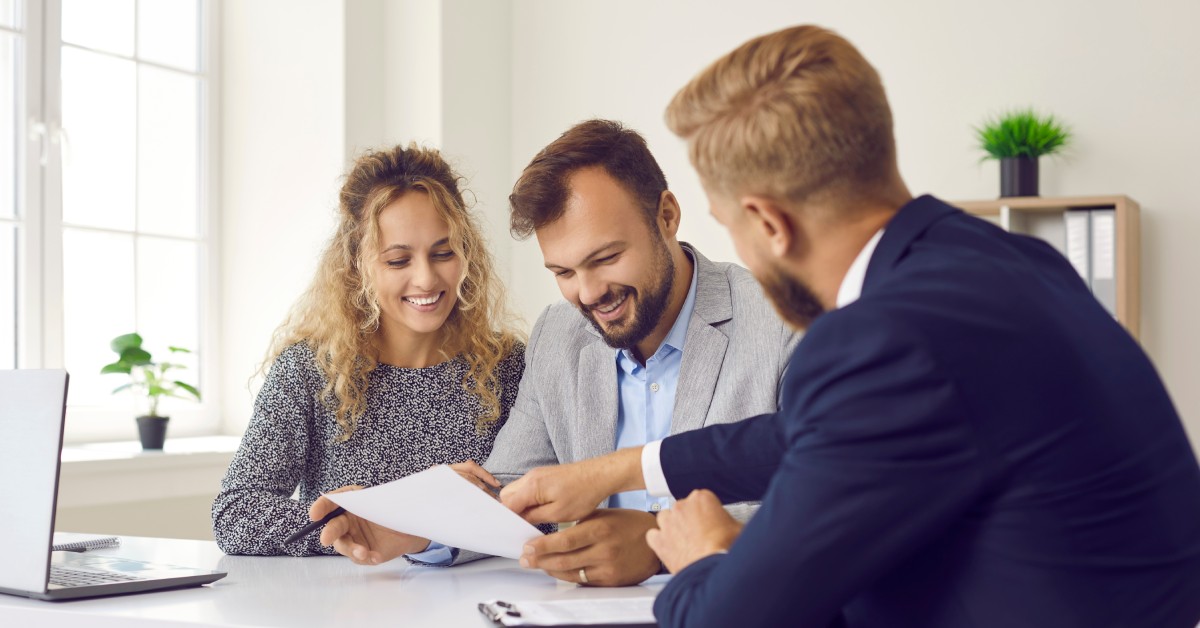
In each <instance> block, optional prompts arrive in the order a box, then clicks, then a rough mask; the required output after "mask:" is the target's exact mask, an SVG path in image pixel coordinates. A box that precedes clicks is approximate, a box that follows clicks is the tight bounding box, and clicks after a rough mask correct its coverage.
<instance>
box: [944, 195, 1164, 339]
mask: <svg viewBox="0 0 1200 628" xmlns="http://www.w3.org/2000/svg"><path fill="white" fill-rule="evenodd" d="M953 204H954V205H956V206H957V207H960V208H962V209H963V210H964V211H966V212H968V213H971V214H974V215H976V216H980V217H982V218H987V219H989V220H991V221H993V222H995V223H997V224H999V225H1000V226H1002V227H1004V228H1005V229H1008V230H1009V231H1013V232H1015V233H1025V234H1028V235H1034V236H1037V237H1040V238H1042V239H1044V240H1046V241H1047V242H1049V243H1050V244H1051V245H1052V246H1054V247H1055V248H1056V249H1058V250H1059V251H1060V252H1063V253H1064V254H1065V252H1066V240H1065V233H1066V229H1065V226H1063V219H1062V216H1063V215H1064V214H1065V213H1066V212H1068V211H1072V210H1094V209H1100V210H1114V216H1115V223H1114V236H1115V243H1114V250H1113V254H1114V256H1115V259H1114V265H1115V274H1116V317H1117V321H1119V322H1120V323H1121V324H1122V325H1123V326H1124V327H1125V329H1127V330H1128V331H1129V333H1130V335H1132V336H1133V337H1134V338H1135V339H1136V338H1138V336H1139V333H1140V328H1141V226H1140V225H1141V208H1140V207H1139V205H1138V204H1137V202H1136V201H1134V200H1133V199H1131V198H1129V197H1128V196H1124V195H1112V196H1067V197H1040V196H1020V197H1010V198H1000V199H996V200H986V201H960V202H957V203H953Z"/></svg>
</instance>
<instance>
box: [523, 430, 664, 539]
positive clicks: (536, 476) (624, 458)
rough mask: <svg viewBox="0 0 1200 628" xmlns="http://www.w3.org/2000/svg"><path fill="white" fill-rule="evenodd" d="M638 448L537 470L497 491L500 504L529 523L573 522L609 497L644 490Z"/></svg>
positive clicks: (640, 452) (640, 450)
mask: <svg viewBox="0 0 1200 628" xmlns="http://www.w3.org/2000/svg"><path fill="white" fill-rule="evenodd" d="M641 458H642V448H641V447H631V448H628V449H621V450H619V451H616V452H613V453H611V454H608V455H606V456H601V457H599V458H592V459H590V460H584V461H581V462H573V463H571V464H560V465H558V466H554V467H538V468H536V469H533V470H532V471H530V472H529V473H526V474H525V475H524V476H523V477H521V478H520V479H518V480H517V481H515V482H512V483H511V484H509V485H508V486H506V487H504V490H502V491H500V501H501V502H502V503H503V504H504V505H505V506H508V508H509V510H512V511H513V512H515V513H517V514H519V515H521V516H522V517H524V518H525V520H526V521H528V522H530V523H558V522H562V521H577V520H579V519H582V518H584V517H586V516H588V515H589V514H591V513H592V511H594V510H595V509H596V507H597V506H599V505H600V502H603V501H604V500H605V498H607V497H608V496H609V495H613V494H616V493H620V492H623V491H634V490H639V489H644V488H646V486H645V482H644V481H643V480H642V466H641Z"/></svg>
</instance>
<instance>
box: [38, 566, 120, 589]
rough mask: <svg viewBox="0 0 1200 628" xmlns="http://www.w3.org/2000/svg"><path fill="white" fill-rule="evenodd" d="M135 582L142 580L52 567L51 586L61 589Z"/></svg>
mask: <svg viewBox="0 0 1200 628" xmlns="http://www.w3.org/2000/svg"><path fill="white" fill-rule="evenodd" d="M134 580H141V578H139V577H137V576H130V575H127V574H123V573H118V572H115V571H89V570H84V569H71V568H70V567H60V566H58V565H51V566H50V584H57V585H58V586H60V587H87V586H92V585H97V584H113V583H116V582H132V581H134Z"/></svg>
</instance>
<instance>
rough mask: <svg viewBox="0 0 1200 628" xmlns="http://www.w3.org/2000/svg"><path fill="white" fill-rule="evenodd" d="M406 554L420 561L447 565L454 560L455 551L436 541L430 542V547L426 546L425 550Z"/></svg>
mask: <svg viewBox="0 0 1200 628" xmlns="http://www.w3.org/2000/svg"><path fill="white" fill-rule="evenodd" d="M405 556H406V557H407V558H408V559H410V560H415V561H417V562H419V563H425V564H426V565H437V566H439V567H445V566H447V565H449V564H450V563H452V562H454V553H453V552H451V551H450V548H449V547H446V546H445V545H442V544H441V543H437V542H434V541H430V542H429V547H427V548H425V551H423V552H417V553H416V554H405Z"/></svg>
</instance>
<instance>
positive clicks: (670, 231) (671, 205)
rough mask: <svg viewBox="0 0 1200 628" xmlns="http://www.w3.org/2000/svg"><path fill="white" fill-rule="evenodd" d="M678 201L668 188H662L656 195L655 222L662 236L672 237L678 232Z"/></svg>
mask: <svg viewBox="0 0 1200 628" xmlns="http://www.w3.org/2000/svg"><path fill="white" fill-rule="evenodd" d="M680 213H681V212H680V210H679V201H678V200H676V199H675V195H674V194H672V193H671V191H670V190H663V193H662V194H661V195H659V197H658V218H657V219H656V220H655V223H656V224H658V228H659V230H660V231H661V232H662V234H663V236H664V237H667V238H674V237H675V234H676V233H679V218H680Z"/></svg>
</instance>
